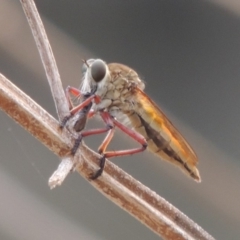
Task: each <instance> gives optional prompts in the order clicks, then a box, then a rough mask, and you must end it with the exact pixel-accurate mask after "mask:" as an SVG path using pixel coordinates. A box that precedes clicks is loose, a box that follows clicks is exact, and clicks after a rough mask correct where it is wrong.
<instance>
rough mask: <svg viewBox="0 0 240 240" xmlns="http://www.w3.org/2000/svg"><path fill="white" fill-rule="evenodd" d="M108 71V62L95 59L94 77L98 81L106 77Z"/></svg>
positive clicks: (93, 65)
mask: <svg viewBox="0 0 240 240" xmlns="http://www.w3.org/2000/svg"><path fill="white" fill-rule="evenodd" d="M106 71H107V67H106V63H105V62H103V61H102V60H101V59H97V60H95V61H94V62H93V63H92V65H91V74H92V78H93V80H94V81H95V82H97V83H98V82H100V81H102V80H103V79H104V77H105V75H106Z"/></svg>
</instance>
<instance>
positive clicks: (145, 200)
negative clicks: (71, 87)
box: [0, 0, 214, 240]
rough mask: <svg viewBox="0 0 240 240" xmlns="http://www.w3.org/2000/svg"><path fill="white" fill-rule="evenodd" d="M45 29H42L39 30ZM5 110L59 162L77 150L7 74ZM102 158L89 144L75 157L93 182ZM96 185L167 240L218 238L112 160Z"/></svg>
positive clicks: (35, 19) (38, 34)
mask: <svg viewBox="0 0 240 240" xmlns="http://www.w3.org/2000/svg"><path fill="white" fill-rule="evenodd" d="M21 3H22V6H23V8H24V11H25V13H26V16H27V18H28V21H29V23H30V27H31V29H32V31H33V33H34V36H35V41H36V43H37V46H38V48H40V52H41V57H42V61H43V62H44V65H45V64H46V62H45V61H47V65H45V69H46V73H47V76H48V79H51V80H50V81H49V83H50V85H51V89H52V91H53V97H54V99H55V103H56V107H57V108H58V107H59V101H60V102H61V104H62V101H63V102H64V101H65V97H64V94H63V91H62V90H60V91H59V92H55V90H54V89H55V87H56V86H55V85H58V86H57V88H58V89H60V88H61V87H62V86H61V82H60V78H59V74H58V72H57V73H56V72H55V73H52V71H53V72H54V71H57V69H55V70H53V68H54V66H55V65H56V64H55V61H54V60H53V61H52V60H51V59H48V57H46V56H49V54H50V55H52V51H51V49H50V46H49V45H48V47H46V48H45V47H44V44H43V42H44V41H45V40H46V41H47V38H46V35H45V31H44V29H43V26H42V23H41V19H40V17H39V16H38V13H37V10H36V8H35V4H34V2H33V1H32V0H21ZM39 26H42V27H40V28H39ZM47 42H48V41H47ZM52 57H53V56H52ZM44 59H45V60H44ZM46 59H47V60H46ZM48 61H49V62H48ZM55 78H56V79H58V80H56V79H55ZM58 94H60V95H58ZM56 99H58V100H56ZM64 104H67V103H66V102H65V103H64ZM66 106H67V105H66ZM0 108H1V109H2V110H3V111H5V112H6V113H7V114H8V115H9V116H10V117H12V118H13V119H14V120H15V121H17V122H18V123H19V124H20V125H21V126H22V127H24V128H25V129H26V130H27V131H29V132H30V133H32V134H33V135H34V136H35V137H36V138H37V139H39V140H40V141H41V142H42V143H43V144H45V145H46V146H47V147H48V148H49V149H50V150H51V151H53V152H54V153H55V154H57V155H58V156H59V157H61V158H63V157H67V156H69V150H70V149H71V147H72V146H73V140H74V139H72V136H71V135H70V134H69V132H68V131H66V130H65V129H64V130H63V131H61V130H60V129H59V124H58V122H57V121H56V120H55V119H54V118H53V117H52V116H50V115H49V114H48V113H47V112H46V111H45V110H44V109H42V108H41V107H40V106H39V105H37V104H36V103H35V102H34V101H33V100H32V99H30V98H29V97H28V96H26V95H25V94H24V93H23V92H21V90H19V89H18V88H17V87H16V86H14V85H13V84H12V83H11V82H9V81H8V80H7V79H6V78H5V77H4V76H2V75H0ZM64 108H65V107H64ZM61 111H62V112H64V111H67V110H66V109H65V110H64V109H63V110H60V108H58V113H59V115H60V118H61V117H62V116H64V115H61V114H62V112H61ZM60 112H61V113H60ZM98 157H99V156H98V154H97V153H95V152H93V151H91V150H90V149H89V148H87V147H86V146H85V145H82V146H81V147H80V150H79V151H78V152H77V154H76V156H75V159H76V160H77V162H78V165H77V171H78V172H79V173H80V174H81V175H82V176H83V177H85V178H86V179H87V180H88V176H89V174H91V173H92V171H95V169H94V168H95V165H96V163H97V162H98ZM80 159H81V161H80ZM61 167H62V166H61ZM90 183H91V184H92V185H93V186H94V187H95V188H96V189H97V190H99V191H100V192H101V193H103V194H104V195H105V196H106V197H108V198H109V199H110V200H111V201H113V202H114V203H115V204H117V205H118V206H120V207H121V208H123V209H124V210H126V211H127V212H128V213H130V214H131V215H133V216H134V217H135V218H137V219H138V220H139V221H141V222H142V223H143V224H145V225H146V226H148V227H149V228H150V229H151V230H152V231H154V232H155V233H157V234H158V235H160V236H161V237H162V238H163V239H170V240H173V239H174V240H175V239H180V240H185V239H199V240H213V239H214V238H213V237H212V236H210V235H209V234H208V233H207V232H205V231H204V230H203V229H202V228H201V227H199V226H198V225H197V224H195V223H194V222H193V221H192V220H190V219H189V218H188V217H187V216H185V215H184V214H183V213H181V212H180V211H179V210H178V209H176V208H175V207H173V206H172V205H171V204H169V203H168V202H167V201H166V200H164V199H163V198H161V197H160V196H158V195H157V194H156V193H155V192H153V191H151V190H150V189H149V188H147V187H145V186H144V185H142V184H141V183H140V182H138V181H136V180H135V179H134V178H132V177H131V176H129V175H128V174H127V173H125V172H124V171H122V170H121V169H119V168H118V167H116V166H115V165H114V164H112V163H110V162H108V161H107V163H106V167H105V171H104V173H103V175H102V176H101V177H100V178H99V179H97V180H95V181H90Z"/></svg>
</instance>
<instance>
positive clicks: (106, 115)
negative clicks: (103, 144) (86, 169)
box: [71, 112, 114, 155]
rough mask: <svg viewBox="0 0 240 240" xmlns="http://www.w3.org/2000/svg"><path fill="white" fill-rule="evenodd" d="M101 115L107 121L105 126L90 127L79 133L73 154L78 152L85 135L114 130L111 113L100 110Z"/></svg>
mask: <svg viewBox="0 0 240 240" xmlns="http://www.w3.org/2000/svg"><path fill="white" fill-rule="evenodd" d="M100 115H101V116H102V119H103V120H104V122H105V123H106V126H105V127H104V128H98V129H90V130H86V131H82V132H80V134H79V136H78V138H77V139H76V141H75V144H74V146H73V148H72V150H71V153H72V155H74V154H75V153H76V151H77V149H78V147H79V145H80V143H81V141H82V138H83V137H87V136H91V135H95V134H101V133H105V132H108V131H109V130H110V132H111V131H113V127H114V125H113V122H112V119H111V117H110V115H109V113H107V112H100Z"/></svg>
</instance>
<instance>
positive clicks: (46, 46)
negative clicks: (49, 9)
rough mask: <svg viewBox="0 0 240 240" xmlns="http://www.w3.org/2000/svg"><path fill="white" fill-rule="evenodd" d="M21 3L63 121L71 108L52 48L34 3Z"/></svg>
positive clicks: (59, 115) (24, 0) (60, 118)
mask: <svg viewBox="0 0 240 240" xmlns="http://www.w3.org/2000/svg"><path fill="white" fill-rule="evenodd" d="M21 3H22V7H23V10H24V13H25V15H26V18H27V20H28V23H29V26H30V28H31V30H32V34H33V37H34V40H35V42H36V45H37V48H38V51H39V54H40V57H41V60H42V63H43V66H44V69H45V72H46V75H47V79H48V83H49V86H50V89H51V92H52V95H53V99H54V102H55V106H56V109H57V114H58V118H59V120H62V119H63V118H64V117H66V116H67V115H69V108H68V105H67V101H66V99H65V94H64V91H63V87H62V82H61V79H60V74H59V71H58V68H57V64H56V61H55V58H54V56H53V52H52V48H51V46H50V43H49V41H48V37H47V34H46V31H45V29H44V26H43V23H42V20H41V18H40V16H39V13H38V11H37V8H36V5H35V3H34V1H32V0H30V1H29V0H21Z"/></svg>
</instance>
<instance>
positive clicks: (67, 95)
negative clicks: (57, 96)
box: [65, 86, 81, 110]
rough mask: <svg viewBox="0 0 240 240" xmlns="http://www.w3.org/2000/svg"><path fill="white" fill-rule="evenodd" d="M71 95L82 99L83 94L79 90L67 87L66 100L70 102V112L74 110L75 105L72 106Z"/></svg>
mask: <svg viewBox="0 0 240 240" xmlns="http://www.w3.org/2000/svg"><path fill="white" fill-rule="evenodd" d="M70 93H71V94H72V95H73V96H75V97H80V96H81V92H80V90H79V89H77V88H74V87H70V86H67V88H66V90H65V95H66V98H67V100H68V106H69V110H71V109H72V108H73V104H72V101H71V98H70Z"/></svg>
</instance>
